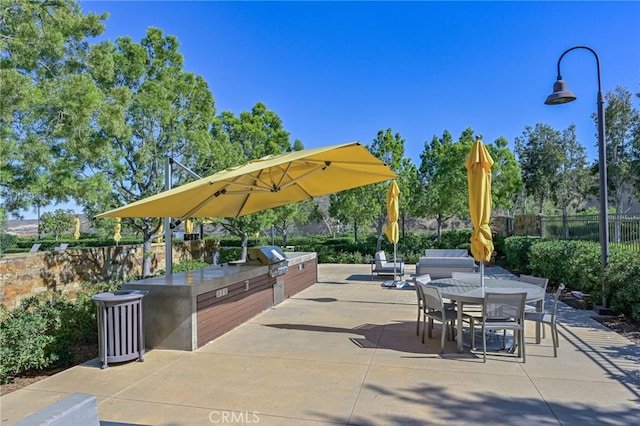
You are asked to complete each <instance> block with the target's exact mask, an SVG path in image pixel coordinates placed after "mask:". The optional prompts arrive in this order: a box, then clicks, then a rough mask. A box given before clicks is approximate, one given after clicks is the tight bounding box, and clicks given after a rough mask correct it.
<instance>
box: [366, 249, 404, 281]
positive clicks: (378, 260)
mask: <svg viewBox="0 0 640 426" xmlns="http://www.w3.org/2000/svg"><path fill="white" fill-rule="evenodd" d="M373 274H378V276H380V275H398V276H400V277H402V276H403V275H404V258H402V257H397V258H396V262H395V263H394V262H393V259H391V261H388V260H387V256H386V255H385V253H384V251H383V250H380V251H379V252H377V253H376V255H375V260H374V261H372V262H371V280H373Z"/></svg>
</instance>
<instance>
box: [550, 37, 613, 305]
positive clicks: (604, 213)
mask: <svg viewBox="0 0 640 426" xmlns="http://www.w3.org/2000/svg"><path fill="white" fill-rule="evenodd" d="M575 49H586V50H588V51H589V52H591V53H593V55H594V56H595V57H596V65H597V69H598V166H599V174H600V250H601V252H602V307H603V308H604V307H605V306H607V303H606V302H607V301H606V297H605V293H604V272H605V270H606V268H607V264H608V263H609V217H608V210H609V207H608V198H609V197H608V195H607V147H606V145H605V141H604V97H603V96H602V85H601V82H600V58H599V57H598V54H597V53H596V51H595V50H593V49H592V48H590V47H587V46H574V47H572V48H570V49H567V50H565V51H564V52H563V53H562V55H560V58H559V59H558V79H557V80H556V82H555V83H554V84H553V93H552V94H550V95H549V96H548V97H547V100H545V101H544V103H545V104H547V105H559V104H564V103H567V102H572V101H575V100H576V95H574V94H573V92H571V91H569V90H567V83H566V82H565V81H564V80H563V79H562V75H561V74H560V61H562V58H563V57H564V55H566V54H567V53H569V52H571V51H572V50H575Z"/></svg>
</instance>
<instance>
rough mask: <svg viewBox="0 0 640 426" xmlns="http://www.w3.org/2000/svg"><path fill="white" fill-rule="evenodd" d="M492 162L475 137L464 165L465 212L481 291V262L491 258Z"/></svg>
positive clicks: (482, 271)
mask: <svg viewBox="0 0 640 426" xmlns="http://www.w3.org/2000/svg"><path fill="white" fill-rule="evenodd" d="M492 165H493V159H492V158H491V155H489V152H488V151H487V148H486V147H485V146H484V144H483V143H482V141H481V140H480V139H479V138H478V139H477V140H476V141H475V142H474V143H473V146H472V148H471V152H470V153H469V157H468V158H467V161H466V163H465V167H466V168H467V183H468V185H469V213H470V214H471V222H472V223H473V235H472V236H471V254H472V255H473V258H474V259H475V260H477V261H479V262H480V281H481V283H482V287H483V288H484V262H485V261H487V260H490V259H491V253H493V238H492V236H491V228H490V226H489V223H490V221H491V166H492Z"/></svg>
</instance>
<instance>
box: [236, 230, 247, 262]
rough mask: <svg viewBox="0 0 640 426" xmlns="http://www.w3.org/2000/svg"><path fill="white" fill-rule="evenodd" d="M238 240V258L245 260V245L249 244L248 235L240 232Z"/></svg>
mask: <svg viewBox="0 0 640 426" xmlns="http://www.w3.org/2000/svg"><path fill="white" fill-rule="evenodd" d="M240 241H241V244H240V259H238V260H239V261H241V262H244V261H246V260H247V246H248V245H249V236H248V235H247V233H246V232H242V234H241V235H240Z"/></svg>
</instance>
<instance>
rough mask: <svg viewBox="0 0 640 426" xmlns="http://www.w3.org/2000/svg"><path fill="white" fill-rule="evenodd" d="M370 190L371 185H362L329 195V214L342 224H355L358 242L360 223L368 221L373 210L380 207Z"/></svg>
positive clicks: (355, 236) (354, 228)
mask: <svg viewBox="0 0 640 426" xmlns="http://www.w3.org/2000/svg"><path fill="white" fill-rule="evenodd" d="M370 191H371V190H370V188H369V186H361V187H358V188H353V189H348V190H346V191H340V192H337V193H335V194H331V195H329V215H331V217H332V218H334V219H337V220H339V221H340V222H341V223H342V224H345V225H346V224H353V233H354V241H355V242H356V243H357V242H358V224H362V223H367V222H368V221H369V220H370V218H371V212H372V211H376V210H378V209H379V208H380V206H378V205H376V204H375V201H374V198H372V197H371V196H370ZM378 249H379V248H378Z"/></svg>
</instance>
